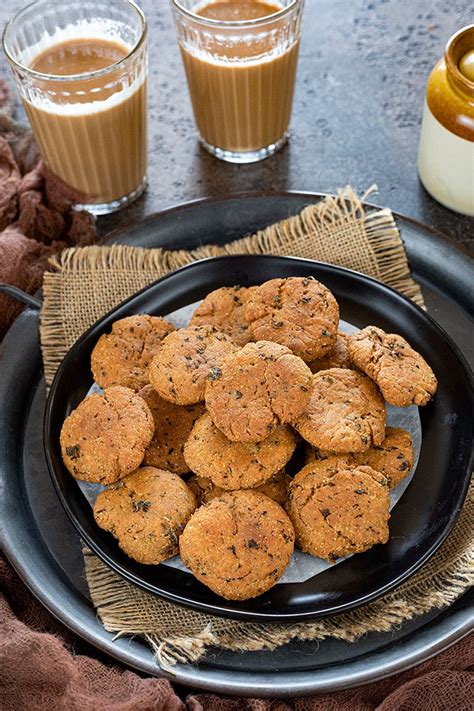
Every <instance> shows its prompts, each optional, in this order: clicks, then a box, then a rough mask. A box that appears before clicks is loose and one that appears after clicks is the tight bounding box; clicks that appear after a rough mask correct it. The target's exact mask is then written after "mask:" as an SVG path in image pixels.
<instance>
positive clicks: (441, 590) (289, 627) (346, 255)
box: [40, 188, 474, 670]
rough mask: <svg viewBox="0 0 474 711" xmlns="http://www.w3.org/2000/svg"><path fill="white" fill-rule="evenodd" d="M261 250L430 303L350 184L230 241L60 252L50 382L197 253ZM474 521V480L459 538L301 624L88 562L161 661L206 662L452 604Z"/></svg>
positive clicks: (98, 592) (47, 318)
mask: <svg viewBox="0 0 474 711" xmlns="http://www.w3.org/2000/svg"><path fill="white" fill-rule="evenodd" d="M364 197H365V196H364ZM251 253H258V254H278V255H293V256H299V257H306V258H311V259H317V260H321V261H326V262H330V263H333V264H337V265H340V266H345V267H349V268H352V269H355V270H357V271H361V272H364V273H366V274H368V275H370V276H373V277H375V278H376V279H379V280H380V281H384V282H385V283H386V284H388V285H390V286H392V287H393V288H395V289H397V290H399V291H400V292H402V293H403V294H405V295H406V296H408V297H409V298H412V299H413V300H414V301H415V302H416V303H418V304H419V305H420V306H424V303H423V297H422V294H421V291H420V289H419V286H418V285H417V284H416V283H415V282H414V280H413V279H412V277H411V275H410V270H409V266H408V261H407V257H406V253H405V250H404V247H403V243H402V240H401V238H400V234H399V232H398V229H397V227H396V224H395V221H394V219H393V216H392V213H391V212H390V210H387V209H385V210H366V209H365V208H364V205H363V198H358V197H357V195H356V194H355V193H354V191H353V190H352V189H351V188H345V189H344V190H343V191H342V190H341V191H339V192H338V194H337V196H335V197H331V198H327V199H326V200H324V201H322V202H320V203H318V204H316V205H309V206H308V207H306V208H305V209H304V210H303V211H302V212H301V213H300V214H299V215H296V216H294V217H291V218H289V219H287V220H284V221H282V222H280V223H278V224H275V225H271V226H269V227H267V228H265V229H264V230H261V231H260V232H258V233H256V234H255V235H250V236H245V237H243V238H242V239H239V240H235V241H233V242H231V243H229V244H227V245H225V246H223V247H222V246H216V245H206V246H202V247H200V248H198V249H195V250H192V251H184V250H179V251H169V250H162V249H151V250H150V249H141V248H134V247H125V246H121V245H114V246H110V247H85V248H78V249H69V250H66V251H65V252H63V253H62V254H61V255H60V257H58V258H56V259H54V260H53V261H52V271H51V272H49V273H47V274H45V278H44V304H43V309H42V314H41V329H40V330H41V343H42V351H43V358H44V369H45V377H46V381H47V383H48V384H49V383H50V382H51V380H52V378H53V377H54V373H55V372H56V369H57V367H58V366H59V364H60V362H61V360H62V359H63V357H64V356H65V354H66V353H67V351H68V349H69V348H70V347H71V346H72V345H73V343H74V342H75V341H76V340H77V338H78V337H79V336H80V335H81V334H82V333H83V332H84V331H85V330H86V329H87V328H88V327H89V326H90V325H91V324H93V323H94V322H95V321H96V320H97V319H98V318H100V317H101V316H103V315H104V314H105V313H107V312H108V311H110V310H111V309H112V308H113V307H114V306H116V305H117V304H118V303H120V302H121V301H123V300H124V299H126V298H127V297H129V296H130V295H132V294H133V293H135V292H136V291H138V290H139V289H141V288H143V287H145V286H147V285H148V284H150V283H152V282H153V281H155V280H156V279H159V278H160V277H162V276H164V275H165V274H167V273H169V272H171V271H174V270H175V269H177V268H179V267H181V266H183V265H185V264H188V263H189V262H192V261H195V260H197V259H202V258H204V257H210V256H219V255H223V254H251ZM473 520H474V488H473V487H471V489H470V492H469V495H468V499H467V501H466V504H465V506H464V508H463V511H462V512H461V516H460V519H459V521H458V523H457V525H456V527H455V529H454V530H453V532H452V533H451V535H450V536H449V538H448V540H447V541H446V542H445V543H444V545H443V546H442V548H441V549H440V550H439V551H438V552H437V553H436V554H435V556H434V557H433V558H432V559H431V561H430V562H429V563H428V564H427V565H426V566H425V567H424V568H423V569H422V570H421V571H420V572H418V573H417V574H416V575H415V576H414V577H412V578H411V579H410V580H409V581H408V582H407V583H405V584H404V585H402V586H401V587H399V588H398V589H397V590H395V591H394V592H392V593H390V594H388V595H386V596H384V597H383V598H381V599H379V600H378V601H376V602H373V603H371V604H369V605H366V606H364V607H362V608H359V609H358V610H356V611H354V612H351V613H347V614H344V615H338V616H335V617H332V618H326V619H324V620H317V621H313V622H307V623H300V624H284V625H283V624H252V623H241V622H235V621H232V620H228V619H224V618H221V617H217V616H212V615H207V614H203V613H200V612H196V611H193V610H190V609H188V608H185V607H182V606H179V605H176V604H174V603H170V602H168V601H166V600H163V599H161V598H159V597H157V596H154V595H152V594H150V593H147V592H145V591H143V590H141V589H139V588H138V587H135V586H133V585H131V584H130V583H128V582H126V581H125V580H123V579H122V578H121V577H120V576H118V575H117V574H116V573H114V572H113V571H112V570H110V569H109V568H108V567H107V566H106V565H105V564H104V563H103V562H102V561H101V560H100V559H99V558H97V557H96V556H95V555H93V554H92V553H91V552H90V551H89V550H85V551H84V561H85V571H86V577H87V581H88V584H89V589H90V593H91V597H92V601H93V603H94V606H95V607H96V609H97V612H98V614H99V617H100V619H101V620H102V622H103V624H104V626H105V628H106V629H107V630H109V631H111V632H114V633H116V634H117V635H123V634H138V635H142V636H143V637H145V638H146V639H147V640H148V642H149V644H150V645H151V647H152V648H153V650H154V651H155V652H156V655H157V660H158V662H159V663H160V665H161V666H162V667H163V668H165V669H168V670H169V669H172V667H173V665H174V664H176V662H196V661H197V660H198V659H199V658H200V657H201V656H202V655H203V654H204V653H205V652H206V649H207V648H209V647H210V646H214V647H221V648H226V649H231V650H240V651H245V650H247V651H249V650H258V649H264V648H267V649H273V648H275V647H277V646H279V645H282V644H285V643H287V642H288V641H290V640H292V639H301V640H321V639H325V638H327V637H333V638H337V639H343V640H346V641H354V640H356V639H357V638H358V637H360V636H361V635H362V634H365V633H367V632H371V631H377V632H388V631H389V630H391V629H392V628H393V627H394V626H397V625H400V624H401V623H402V622H404V621H406V620H409V619H411V618H413V617H415V616H417V615H421V614H424V613H427V612H429V611H430V610H432V609H434V608H441V607H443V606H446V605H449V604H451V603H452V602H454V601H455V600H456V599H457V598H458V597H459V596H460V595H461V594H462V593H463V592H464V591H465V590H466V589H467V588H468V587H469V586H470V585H472V584H473V583H474V542H473V540H472V539H473V536H472V530H473Z"/></svg>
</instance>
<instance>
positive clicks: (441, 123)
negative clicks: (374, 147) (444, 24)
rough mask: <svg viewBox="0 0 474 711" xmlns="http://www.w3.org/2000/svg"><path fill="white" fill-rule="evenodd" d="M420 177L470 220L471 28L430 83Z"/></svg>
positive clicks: (473, 189) (473, 154)
mask: <svg viewBox="0 0 474 711" xmlns="http://www.w3.org/2000/svg"><path fill="white" fill-rule="evenodd" d="M418 172H419V175H420V180H421V182H422V183H423V185H424V187H425V188H426V190H427V191H428V192H429V193H430V194H431V195H432V196H433V197H434V198H435V199H436V200H438V202H440V203H441V204H442V205H445V206H446V207H449V208H450V209H451V210H454V211H456V212H459V213H462V214H464V215H474V25H469V26H468V27H464V28H463V29H462V30H460V31H459V32H457V33H456V34H455V35H453V36H452V37H451V39H450V40H449V42H448V44H447V46H446V51H445V53H444V57H443V58H442V59H441V60H440V61H439V62H438V64H437V65H436V66H435V68H434V69H433V71H432V73H431V76H430V78H429V81H428V86H427V91H426V102H425V106H424V111H423V122H422V127H421V139H420V150H419V155H418Z"/></svg>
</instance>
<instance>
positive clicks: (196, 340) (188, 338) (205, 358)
mask: <svg viewBox="0 0 474 711" xmlns="http://www.w3.org/2000/svg"><path fill="white" fill-rule="evenodd" d="M235 350H236V346H235V344H234V342H233V341H232V340H231V339H230V338H229V336H227V335H226V334H225V333H222V332H221V331H218V330H217V328H215V327H214V326H188V327H187V328H181V329H179V330H178V331H173V333H170V334H169V335H168V336H167V337H166V338H165V339H164V340H163V342H162V343H161V346H160V349H159V351H158V353H157V354H156V355H155V357H154V358H153V360H152V361H151V364H150V367H149V369H148V377H149V379H150V383H151V385H152V386H153V388H154V389H155V390H156V391H157V393H158V394H159V395H160V396H161V397H162V398H163V399H164V400H168V401H169V402H172V403H174V404H175V405H194V404H195V403H197V402H201V401H202V400H204V388H205V384H206V379H207V376H208V374H209V373H210V372H211V371H212V370H213V369H216V368H217V367H218V365H219V364H220V362H221V360H222V358H223V357H224V356H226V355H228V354H229V353H233V352H234V351H235Z"/></svg>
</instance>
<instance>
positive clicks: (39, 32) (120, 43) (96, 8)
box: [3, 0, 147, 215]
mask: <svg viewBox="0 0 474 711" xmlns="http://www.w3.org/2000/svg"><path fill="white" fill-rule="evenodd" d="M146 38H147V27H146V22H145V18H144V15H143V13H142V11H141V10H140V9H139V8H138V7H137V5H135V3H134V2H131V1H130V0H114V2H108V0H94V1H93V2H91V1H90V0H62V1H61V2H57V0H40V1H39V2H34V3H32V4H31V5H29V6H28V7H25V8H24V9H23V10H21V11H20V12H19V13H18V14H17V15H16V16H15V17H14V18H13V19H12V20H10V22H9V23H8V24H7V26H6V28H5V32H4V34H3V47H4V50H5V53H6V55H7V57H8V60H9V62H10V65H11V67H12V70H13V74H14V76H15V80H16V84H17V88H18V91H19V93H20V96H21V98H22V100H23V104H24V107H25V109H26V113H27V114H28V117H29V119H30V122H31V126H32V128H33V133H34V135H35V138H36V140H37V142H38V145H39V148H40V152H41V156H42V158H43V160H44V162H45V163H46V165H47V167H48V168H49V170H51V171H52V172H53V173H54V174H55V175H56V176H58V177H59V178H60V179H61V180H62V181H63V182H64V183H65V184H66V185H67V186H69V187H70V188H71V189H72V191H73V192H74V193H75V194H76V195H77V196H78V197H77V201H78V203H80V206H81V207H84V208H86V209H87V210H89V211H90V212H93V213H94V214H97V215H101V214H106V213H109V212H114V211H115V210H118V209H120V208H121V207H124V206H125V205H128V204H129V203H130V202H131V201H132V200H134V199H135V198H136V197H138V196H139V195H140V194H141V193H142V192H143V190H144V187H145V184H146V149H147V140H146V127H147V119H146V111H147V101H146V75H147V53H146V52H147V48H146Z"/></svg>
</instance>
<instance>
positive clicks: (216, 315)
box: [189, 286, 255, 347]
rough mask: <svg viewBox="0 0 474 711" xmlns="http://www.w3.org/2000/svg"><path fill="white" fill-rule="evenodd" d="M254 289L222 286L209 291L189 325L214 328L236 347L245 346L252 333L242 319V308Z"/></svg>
mask: <svg viewBox="0 0 474 711" xmlns="http://www.w3.org/2000/svg"><path fill="white" fill-rule="evenodd" d="M254 289H255V287H252V286H251V287H245V286H223V287H221V288H220V289H215V290H214V291H211V292H210V293H209V294H208V295H207V296H206V298H205V299H204V301H203V302H202V303H201V304H200V305H199V306H198V307H197V309H196V311H195V312H194V313H193V315H192V317H191V321H190V322H189V325H190V326H202V325H203V324H209V325H211V326H215V327H216V328H218V329H219V331H222V332H223V333H226V334H227V335H228V336H230V338H231V339H232V340H233V341H234V343H235V344H236V345H237V346H240V347H241V346H245V344H246V343H248V342H249V341H251V340H252V333H251V331H250V326H249V324H248V322H247V321H246V320H245V318H244V308H245V305H246V303H247V302H248V300H249V298H250V296H251V294H252V292H253V290H254Z"/></svg>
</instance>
